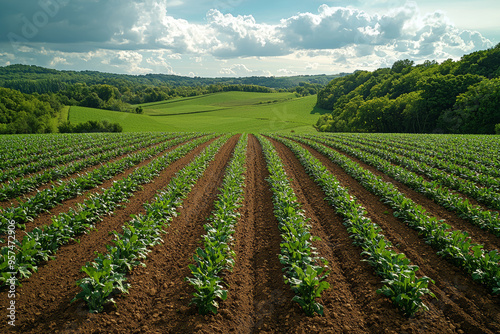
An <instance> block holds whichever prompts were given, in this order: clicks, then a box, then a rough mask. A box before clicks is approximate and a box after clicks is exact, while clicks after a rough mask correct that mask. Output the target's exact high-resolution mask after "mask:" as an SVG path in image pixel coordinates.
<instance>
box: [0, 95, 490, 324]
mask: <svg viewBox="0 0 500 334" xmlns="http://www.w3.org/2000/svg"><path fill="white" fill-rule="evenodd" d="M221 103H222V102H221ZM280 103H281V102H280ZM282 103H286V101H284V102H282ZM148 108H150V109H149V111H147V113H150V114H151V115H150V116H147V117H155V116H152V114H154V113H156V114H157V115H159V114H161V113H168V112H169V111H168V110H167V109H168V106H167V105H162V104H160V105H151V106H149V107H148ZM179 110H180V113H182V112H183V111H182V110H184V112H185V111H186V110H189V108H187V107H179V109H178V111H179ZM207 110H208V109H207ZM70 117H72V116H71V112H70ZM138 117H146V116H144V115H138ZM156 117H166V118H168V117H174V116H156ZM175 117H178V115H177V116H175ZM314 117H317V116H314ZM285 133H288V134H286V135H285ZM499 152H500V137H499V136H496V137H495V136H451V135H381V134H321V135H319V134H313V135H308V134H303V135H300V134H297V133H291V132H290V130H288V131H287V132H283V134H282V135H277V134H272V135H253V134H249V135H246V134H243V135H241V134H220V133H219V134H217V133H215V134H212V133H210V134H207V133H181V132H177V133H161V132H143V133H125V134H74V135H43V136H41V135H20V136H4V137H2V138H0V156H1V157H2V160H1V162H0V165H1V172H0V182H1V184H0V200H1V202H0V207H1V212H0V239H2V241H1V244H0V245H1V247H2V250H1V258H0V272H1V276H0V285H1V286H2V287H1V290H0V295H1V298H0V308H1V311H0V314H1V318H2V319H3V320H2V321H1V322H0V332H2V333H4V332H11V331H12V332H20V333H115V332H116V333H148V332H153V333H227V332H232V333H370V332H372V333H498V332H500V299H499V298H500V297H499V294H500V254H499V253H498V251H497V250H498V249H500V239H499V237H500V217H499V210H500V158H499V156H500V155H499ZM19 283H20V284H22V285H20V284H19ZM193 296H195V298H194V299H193ZM89 310H90V311H91V312H92V313H90V312H89ZM215 312H216V313H217V314H214V313H215ZM200 313H206V314H205V315H202V314H200ZM307 314H312V315H313V316H308V315H307ZM319 314H323V315H322V316H320V315H319ZM12 324H15V327H14V326H12Z"/></svg>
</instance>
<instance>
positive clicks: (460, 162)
mask: <svg viewBox="0 0 500 334" xmlns="http://www.w3.org/2000/svg"><path fill="white" fill-rule="evenodd" d="M333 137H337V138H342V139H346V138H350V139H354V138H356V140H357V141H358V142H362V143H366V142H372V143H375V144H382V145H385V146H387V147H389V148H392V147H393V148H399V149H402V150H405V151H406V152H411V154H412V156H413V157H414V158H415V159H416V160H420V159H421V161H423V162H426V163H428V164H429V165H431V166H433V167H438V168H441V169H443V170H446V171H450V172H453V171H457V172H459V173H460V174H458V175H457V176H461V177H473V175H474V174H473V173H471V172H470V171H474V172H478V173H480V174H479V175H478V177H480V179H481V180H488V177H491V176H493V177H495V176H496V177H498V176H500V174H499V171H498V169H499V168H500V163H499V161H498V160H497V159H495V158H496V157H495V154H494V153H492V151H490V150H491V146H493V147H495V145H491V146H489V147H485V146H484V142H485V141H486V138H484V137H483V138H481V141H473V142H472V143H473V146H472V147H466V148H464V146H465V145H461V141H463V140H465V138H464V137H463V136H460V137H457V138H455V139H456V140H454V141H453V142H452V143H450V145H444V146H442V144H440V143H439V142H438V143H436V142H435V141H432V142H430V143H428V144H425V143H426V142H427V141H428V139H427V138H424V137H422V136H418V137H411V138H413V140H409V141H405V142H400V141H397V140H396V139H395V138H398V136H395V135H391V136H390V137H387V136H384V137H381V136H379V135H376V134H374V135H370V136H363V138H361V137H360V136H358V135H343V134H342V135H334V136H333ZM431 138H432V137H431ZM491 144H493V143H491ZM493 152H494V151H493ZM496 152H498V149H497V151H496ZM497 155H498V154H497ZM471 180H472V179H471ZM472 181H474V180H472Z"/></svg>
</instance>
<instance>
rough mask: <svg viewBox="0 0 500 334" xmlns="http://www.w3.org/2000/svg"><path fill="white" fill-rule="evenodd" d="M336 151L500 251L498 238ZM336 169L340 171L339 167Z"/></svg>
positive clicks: (443, 218) (484, 243)
mask: <svg viewBox="0 0 500 334" xmlns="http://www.w3.org/2000/svg"><path fill="white" fill-rule="evenodd" d="M334 150H335V149H334ZM336 151H337V152H339V153H341V154H342V155H344V156H346V157H348V158H350V159H351V160H353V161H355V162H357V163H358V164H359V165H360V166H361V167H363V168H365V169H367V170H369V171H370V172H372V173H373V174H375V175H377V176H380V177H382V179H383V180H384V181H386V182H390V183H392V184H394V186H396V187H397V188H398V190H399V191H400V192H402V193H403V194H404V195H405V196H407V197H408V198H411V199H412V200H413V201H414V202H415V203H417V204H418V205H421V206H422V207H424V208H425V210H426V211H427V212H428V215H429V216H434V217H436V218H438V219H440V220H444V222H445V223H446V224H448V225H450V226H452V228H453V229H456V230H461V231H467V233H469V235H470V236H471V237H472V239H473V240H474V242H476V243H480V244H483V245H484V246H485V249H489V250H493V249H500V238H498V237H496V236H495V235H493V234H491V233H489V232H488V231H487V230H482V229H480V228H479V227H477V226H475V225H473V224H472V223H470V222H468V221H466V220H464V219H462V218H460V217H458V215H457V214H456V213H454V212H452V211H448V210H447V209H445V208H444V207H442V206H441V205H439V204H437V203H436V202H434V201H433V200H432V199H429V198H427V197H425V196H424V195H422V194H420V193H418V192H416V191H415V190H413V189H411V188H409V187H408V186H406V185H404V184H403V183H401V182H398V181H396V180H394V179H393V178H391V177H389V176H387V175H385V174H384V173H382V172H380V171H379V170H377V169H376V168H375V167H373V166H370V165H368V164H366V163H364V162H362V161H361V160H359V159H358V158H355V157H352V156H350V155H348V154H346V153H344V152H342V151H340V150H336ZM311 152H312V153H313V154H315V156H316V158H320V157H321V159H322V161H328V162H330V160H329V159H328V158H326V157H323V156H321V154H320V153H319V152H317V151H315V150H311ZM337 168H338V169H340V170H342V169H341V168H340V167H337ZM353 183H355V184H357V181H355V180H354V179H353Z"/></svg>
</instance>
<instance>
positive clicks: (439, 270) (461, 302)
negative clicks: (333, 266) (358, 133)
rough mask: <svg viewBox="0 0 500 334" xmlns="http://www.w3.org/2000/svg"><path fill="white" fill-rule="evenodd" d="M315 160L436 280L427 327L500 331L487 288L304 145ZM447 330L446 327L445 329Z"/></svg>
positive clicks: (495, 307) (494, 303) (496, 309)
mask: <svg viewBox="0 0 500 334" xmlns="http://www.w3.org/2000/svg"><path fill="white" fill-rule="evenodd" d="M304 147H305V148H307V149H308V150H309V151H310V152H311V153H312V154H313V155H314V156H315V157H316V158H318V159H319V160H320V161H321V162H322V163H323V164H325V166H327V168H328V169H329V170H330V171H331V172H332V173H334V174H335V176H336V177H337V179H338V180H339V181H340V182H341V183H342V184H343V185H344V186H346V187H347V188H348V189H349V191H350V193H352V194H353V195H355V196H356V198H357V199H358V200H359V201H360V203H361V204H362V205H363V206H364V207H365V208H366V210H367V212H368V213H367V216H368V217H370V219H371V220H372V221H373V222H374V223H376V224H378V225H379V226H380V227H381V228H382V229H383V231H384V235H385V236H386V238H387V239H388V240H390V241H391V242H392V243H393V245H394V246H395V248H396V249H397V250H398V251H400V252H403V253H405V254H406V256H407V257H408V258H409V259H411V261H412V263H414V264H416V265H418V266H419V267H420V270H419V272H418V274H419V275H422V276H424V275H425V276H428V277H431V278H432V279H434V280H435V281H436V284H435V285H432V291H433V292H434V293H435V294H436V296H437V297H438V299H437V300H436V299H432V298H430V297H426V299H425V301H426V304H427V305H428V306H430V308H431V310H430V311H429V312H427V313H424V314H422V315H420V316H417V318H418V317H420V318H427V319H428V322H427V323H426V325H425V327H421V326H417V328H431V327H429V325H430V324H433V325H434V324H435V323H436V322H438V321H441V320H439V319H446V318H448V319H450V320H449V321H450V324H449V325H448V326H447V329H448V331H449V330H452V329H456V328H463V330H465V329H466V332H467V333H469V332H471V333H494V332H496V331H499V330H500V327H499V326H500V317H499V315H498V314H500V313H498V312H499V311H500V308H499V307H498V305H497V300H498V297H492V296H491V294H489V291H488V289H486V288H485V287H483V286H482V285H480V284H479V283H476V282H474V281H473V280H472V279H471V278H470V276H469V275H468V274H467V273H465V272H463V271H462V270H460V269H459V268H457V267H455V266H453V265H452V264H450V263H449V262H448V261H446V260H444V259H443V258H441V257H439V256H438V255H437V254H436V251H435V250H434V249H433V248H432V247H430V246H429V245H427V244H426V243H425V242H424V241H423V239H422V238H421V237H419V235H418V233H417V232H416V231H414V230H413V229H411V228H410V227H407V226H406V225H405V224H404V223H402V222H401V221H399V220H398V219H396V218H395V217H394V216H393V214H392V212H393V211H392V210H391V208H390V207H388V206H386V205H385V204H383V203H382V202H380V200H379V198H378V197H377V196H375V195H373V194H371V193H370V192H369V191H367V190H366V189H364V188H363V187H362V186H361V185H360V184H359V183H358V182H357V181H356V180H354V179H353V178H352V177H350V176H349V175H347V174H346V173H345V172H344V171H343V170H342V168H340V167H339V166H337V165H336V164H334V163H333V162H331V161H330V160H329V159H328V158H326V157H324V156H323V155H321V154H320V153H319V152H317V151H315V150H314V149H312V148H309V147H307V146H305V145H304ZM443 328H446V326H443Z"/></svg>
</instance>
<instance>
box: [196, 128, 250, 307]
mask: <svg viewBox="0 0 500 334" xmlns="http://www.w3.org/2000/svg"><path fill="white" fill-rule="evenodd" d="M247 141H248V136H247V135H243V136H241V138H240V140H239V141H238V144H237V145H236V147H235V149H234V153H233V156H232V158H231V161H230V162H229V165H228V167H227V168H226V171H225V175H224V180H223V182H222V187H221V188H220V189H219V190H220V194H219V195H218V197H217V200H216V201H215V203H214V206H215V209H214V211H213V212H212V216H211V217H210V219H209V222H208V223H207V224H205V226H204V228H205V231H206V232H207V234H206V235H205V236H204V237H203V248H198V249H197V250H196V253H195V255H194V262H195V264H190V265H189V269H190V271H191V276H192V277H187V278H186V280H187V281H188V282H189V283H190V284H191V285H192V286H193V287H194V288H195V290H196V292H195V293H194V294H193V299H192V302H191V303H192V304H195V305H196V306H197V307H198V312H199V313H200V314H203V315H205V314H208V313H210V312H212V313H214V314H217V309H218V307H219V304H218V299H221V300H225V299H226V298H227V290H225V289H224V287H223V285H222V284H223V278H222V277H221V272H222V271H224V270H227V271H231V270H232V268H233V266H234V257H235V254H234V251H233V250H232V249H231V246H232V245H233V241H234V240H233V234H234V232H235V230H234V228H235V225H236V223H237V221H238V219H239V217H240V215H239V213H238V211H237V210H238V208H239V207H240V206H241V203H242V201H243V193H244V190H243V187H244V183H245V171H246V167H245V156H246V146H247Z"/></svg>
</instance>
